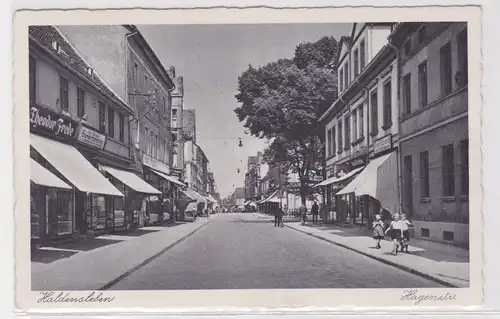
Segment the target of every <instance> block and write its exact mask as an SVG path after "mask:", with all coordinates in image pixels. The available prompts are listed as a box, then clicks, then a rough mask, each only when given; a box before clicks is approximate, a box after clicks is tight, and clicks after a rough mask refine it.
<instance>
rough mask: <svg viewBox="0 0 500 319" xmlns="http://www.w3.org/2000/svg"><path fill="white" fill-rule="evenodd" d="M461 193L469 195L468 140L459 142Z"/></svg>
mask: <svg viewBox="0 0 500 319" xmlns="http://www.w3.org/2000/svg"><path fill="white" fill-rule="evenodd" d="M460 164H461V175H462V178H461V180H462V181H461V188H460V190H461V195H462V196H468V195H469V140H463V141H461V142H460Z"/></svg>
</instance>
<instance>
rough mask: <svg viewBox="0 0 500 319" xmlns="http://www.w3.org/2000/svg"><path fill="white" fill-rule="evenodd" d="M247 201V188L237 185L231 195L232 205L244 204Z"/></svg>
mask: <svg viewBox="0 0 500 319" xmlns="http://www.w3.org/2000/svg"><path fill="white" fill-rule="evenodd" d="M244 203H245V189H244V188H243V187H237V188H236V189H235V190H234V192H233V194H232V195H231V205H233V206H243V204H244Z"/></svg>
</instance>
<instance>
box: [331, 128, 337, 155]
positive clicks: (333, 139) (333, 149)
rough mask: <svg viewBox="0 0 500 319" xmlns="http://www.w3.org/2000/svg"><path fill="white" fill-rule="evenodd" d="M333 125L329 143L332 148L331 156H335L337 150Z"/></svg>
mask: <svg viewBox="0 0 500 319" xmlns="http://www.w3.org/2000/svg"><path fill="white" fill-rule="evenodd" d="M335 135H336V134H335V126H334V127H332V144H331V148H332V156H335V152H336V151H337V140H336V138H337V137H336V136H335Z"/></svg>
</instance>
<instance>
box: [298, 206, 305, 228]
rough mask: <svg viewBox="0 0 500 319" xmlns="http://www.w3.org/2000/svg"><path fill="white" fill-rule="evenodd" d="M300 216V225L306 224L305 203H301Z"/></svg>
mask: <svg viewBox="0 0 500 319" xmlns="http://www.w3.org/2000/svg"><path fill="white" fill-rule="evenodd" d="M299 212H300V218H301V219H302V225H305V224H306V221H307V207H306V204H302V206H300V210H299Z"/></svg>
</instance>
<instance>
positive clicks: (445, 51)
mask: <svg viewBox="0 0 500 319" xmlns="http://www.w3.org/2000/svg"><path fill="white" fill-rule="evenodd" d="M439 55H440V72H441V92H442V95H448V94H450V93H451V90H452V73H451V62H452V61H451V44H450V43H449V42H448V43H447V44H445V45H444V46H443V47H441V49H440V51H439Z"/></svg>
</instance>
